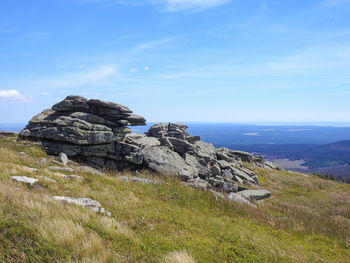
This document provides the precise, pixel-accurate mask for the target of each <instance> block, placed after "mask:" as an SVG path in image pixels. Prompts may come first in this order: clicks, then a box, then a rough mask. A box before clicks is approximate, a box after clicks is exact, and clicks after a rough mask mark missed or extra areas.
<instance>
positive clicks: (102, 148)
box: [19, 96, 278, 193]
mask: <svg viewBox="0 0 350 263" xmlns="http://www.w3.org/2000/svg"><path fill="white" fill-rule="evenodd" d="M145 124H146V121H145V119H144V118H143V117H141V116H138V115H135V114H133V113H132V111H131V110H130V109H129V108H128V107H126V106H124V105H121V104H116V103H112V102H106V101H101V100H87V99H86V98H83V97H80V96H68V97H67V98H66V99H64V100H63V101H61V102H59V103H57V104H55V105H54V106H53V107H52V108H51V109H48V110H45V111H43V112H42V113H40V114H38V115H36V116H34V117H33V118H32V119H31V120H30V121H29V124H28V125H27V127H26V128H25V129H24V130H22V131H21V133H20V135H19V138H20V139H26V140H35V141H41V142H42V145H43V147H44V149H45V150H46V151H47V153H48V154H53V155H59V154H60V153H65V154H66V155H67V156H68V157H69V158H71V159H74V160H77V161H82V162H85V163H87V164H88V165H90V166H93V167H95V168H106V169H117V170H124V169H128V170H141V169H148V170H152V171H155V172H158V173H161V174H169V175H176V176H178V177H180V178H182V180H183V181H185V182H186V184H188V185H190V186H193V187H198V188H202V189H208V190H211V191H212V190H220V191H223V192H227V193H232V192H238V191H240V190H245V188H242V187H239V186H238V184H237V183H239V184H240V185H244V184H248V185H256V184H257V183H258V177H257V175H256V174H255V173H254V172H253V171H252V170H250V169H248V168H247V167H246V166H245V163H250V165H252V166H257V167H264V168H270V169H277V168H278V167H275V166H274V165H273V164H272V163H269V162H266V161H265V160H264V159H263V157H260V156H254V155H251V154H249V153H245V152H240V151H232V150H229V149H227V148H220V149H215V147H214V146H213V145H212V144H210V143H206V142H203V141H202V140H201V138H200V137H199V136H191V135H190V134H189V133H188V132H187V128H188V127H187V126H186V125H184V124H180V123H169V124H166V123H158V124H155V125H153V126H151V128H150V129H149V130H148V132H147V133H146V134H137V133H131V130H130V129H129V128H127V127H126V126H138V125H145Z"/></svg>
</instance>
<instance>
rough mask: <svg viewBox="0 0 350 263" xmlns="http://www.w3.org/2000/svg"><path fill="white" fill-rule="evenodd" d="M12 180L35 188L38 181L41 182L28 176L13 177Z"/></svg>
mask: <svg viewBox="0 0 350 263" xmlns="http://www.w3.org/2000/svg"><path fill="white" fill-rule="evenodd" d="M11 179H12V180H15V181H17V182H21V183H25V184H27V185H30V186H33V185H34V184H35V183H36V182H37V181H39V180H38V179H34V178H30V177H27V176H11Z"/></svg>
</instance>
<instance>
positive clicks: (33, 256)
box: [0, 138, 350, 263]
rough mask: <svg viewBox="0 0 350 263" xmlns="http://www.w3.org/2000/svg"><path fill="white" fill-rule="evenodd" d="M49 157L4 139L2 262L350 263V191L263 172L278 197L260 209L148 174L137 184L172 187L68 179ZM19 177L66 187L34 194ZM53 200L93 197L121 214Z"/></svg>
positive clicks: (0, 146)
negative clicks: (152, 181) (146, 180)
mask: <svg viewBox="0 0 350 263" xmlns="http://www.w3.org/2000/svg"><path fill="white" fill-rule="evenodd" d="M19 152H25V153H26V155H19V154H18V153H19ZM42 157H45V153H44V152H43V151H42V150H41V149H40V148H39V147H37V146H33V145H30V144H28V143H25V142H14V138H5V139H4V138H2V139H0V167H1V172H0V262H152V263H153V262H170V263H172V262H184V263H189V262H191V263H192V262H220V263H222V262H240V263H243V262H251V263H257V262H268V263H271V262H278V263H280V262H293V263H294V262H303V263H304V262H327V263H329V262H337V263H341V262H344V263H345V262H350V249H349V248H350V185H345V184H340V183H336V182H331V181H326V180H322V179H320V178H317V177H313V176H306V175H302V174H296V173H289V172H284V171H273V172H271V171H266V170H262V169H259V170H257V172H258V173H259V174H260V182H261V183H260V187H261V188H265V189H268V190H270V191H271V192H272V197H271V198H269V199H267V200H265V201H264V203H261V204H259V206H258V207H257V208H251V207H246V206H243V205H239V204H236V203H233V202H231V201H226V200H222V199H217V198H216V197H215V196H213V195H212V194H211V193H208V192H203V191H201V190H197V189H192V188H188V187H186V186H184V185H183V184H181V182H179V181H178V180H176V179H174V178H172V177H167V176H160V177H159V176H158V177H156V176H154V175H152V174H149V173H143V174H140V175H138V176H141V177H145V178H152V179H157V180H159V181H162V182H165V183H167V184H158V185H148V184H141V183H136V182H124V181H122V180H120V179H119V178H118V176H119V175H121V174H120V173H106V175H104V176H101V177H98V176H95V175H92V174H89V173H86V172H85V173H84V172H80V173H79V175H81V176H83V177H84V179H75V180H68V179H65V178H61V177H59V176H57V175H54V172H52V171H49V170H48V169H46V168H47V167H48V166H50V165H55V164H53V163H52V159H48V162H47V163H46V164H44V165H39V164H38V161H39V160H40V159H41V158H42ZM26 167H33V168H38V169H39V172H37V173H35V172H31V171H29V170H28V169H27V168H26ZM13 175H26V176H28V177H33V178H38V179H41V178H42V177H41V176H46V177H50V178H52V179H55V180H56V181H57V183H53V182H49V181H44V180H40V184H41V185H42V186H43V187H42V188H39V189H35V188H30V187H28V186H26V185H23V184H20V183H17V182H15V181H13V180H11V179H10V177H11V176H13ZM123 175H127V176H128V174H127V173H124V174H123ZM54 195H62V196H70V197H90V198H92V199H94V200H97V201H99V202H100V203H101V204H102V206H103V207H104V208H106V209H107V210H108V211H110V212H111V213H112V216H111V217H107V216H105V215H102V214H95V213H94V212H92V211H91V210H89V209H88V208H84V207H78V206H75V205H67V204H62V203H60V202H56V201H54V200H53V198H52V197H53V196H54Z"/></svg>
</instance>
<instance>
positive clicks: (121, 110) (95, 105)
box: [19, 96, 146, 168]
mask: <svg viewBox="0 0 350 263" xmlns="http://www.w3.org/2000/svg"><path fill="white" fill-rule="evenodd" d="M136 125H146V120H145V119H144V118H143V117H141V116H138V115H135V114H133V113H132V111H131V110H130V109H129V108H128V107H126V106H124V105H121V104H117V103H112V102H105V101H101V100H87V99H86V98H84V97H80V96H68V97H67V98H65V99H64V100H63V101H61V102H59V103H57V104H55V105H54V106H53V107H52V108H51V109H47V110H44V111H43V112H41V113H39V114H38V115H36V116H34V117H33V118H32V119H31V120H30V121H29V124H28V125H27V126H26V128H25V129H23V130H22V131H21V133H20V134H19V138H20V139H26V140H33V141H41V142H42V145H43V147H44V149H45V150H46V151H47V153H48V154H53V155H58V154H60V153H61V152H63V153H65V154H66V155H67V156H69V157H70V158H72V159H76V160H80V161H83V162H86V163H88V164H90V165H92V166H94V167H98V168H102V167H109V166H110V167H111V168H118V167H119V166H121V167H123V166H125V164H124V163H125V162H126V163H127V165H126V166H130V164H129V161H130V160H131V161H136V162H137V163H138V164H140V163H141V161H140V160H139V158H140V157H139V156H134V155H133V150H134V149H133V148H135V147H134V146H133V145H127V144H125V143H123V141H124V140H125V137H126V134H128V133H130V132H131V130H130V129H129V128H127V127H126V126H136ZM136 150H138V149H136ZM124 152H126V153H128V154H129V155H130V156H127V154H122V153H124Z"/></svg>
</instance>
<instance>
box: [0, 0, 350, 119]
mask: <svg viewBox="0 0 350 263" xmlns="http://www.w3.org/2000/svg"><path fill="white" fill-rule="evenodd" d="M349 14H350V0H324V1H322V0H319V1H313V0H307V1H301V0H300V1H299V0H298V1H296V0H293V1H291V0H283V1H282V0H280V1H277V0H266V1H263V0H260V1H257V0H250V1H243V0H139V1H137V0H133V1H127V0H31V1H27V0H11V1H1V3H0V122H26V121H28V120H29V119H30V118H31V117H32V116H33V115H34V114H36V113H38V112H40V111H42V110H43V109H45V108H49V107H51V106H52V104H54V103H55V102H57V101H60V100H62V99H63V98H64V97H65V96H66V95H69V94H78V95H83V96H86V97H88V98H100V99H105V100H110V101H114V102H119V103H122V104H125V105H128V106H129V107H130V108H131V109H133V110H134V112H135V113H137V114H140V115H143V116H144V117H146V119H147V120H148V121H151V122H154V121H200V122H233V123H235V122H250V123H254V122H295V121H300V122H316V121H341V122H349V121H350V103H349V101H350V16H349Z"/></svg>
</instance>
